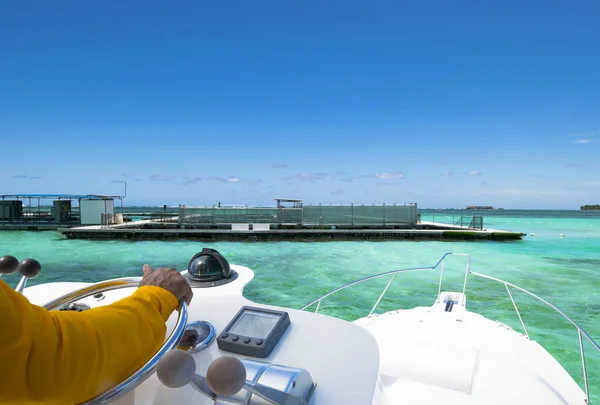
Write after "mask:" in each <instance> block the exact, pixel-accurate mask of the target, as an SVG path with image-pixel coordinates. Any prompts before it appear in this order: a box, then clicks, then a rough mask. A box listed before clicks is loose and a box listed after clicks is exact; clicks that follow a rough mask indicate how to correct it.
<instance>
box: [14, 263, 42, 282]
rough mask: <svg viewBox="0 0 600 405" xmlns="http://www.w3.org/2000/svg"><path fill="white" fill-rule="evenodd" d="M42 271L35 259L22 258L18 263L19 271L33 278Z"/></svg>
mask: <svg viewBox="0 0 600 405" xmlns="http://www.w3.org/2000/svg"><path fill="white" fill-rule="evenodd" d="M40 271H42V265H41V264H40V262H38V261H37V260H35V259H24V260H23V261H22V262H21V264H19V273H20V274H21V275H22V276H25V277H29V278H34V277H37V275H38V274H40Z"/></svg>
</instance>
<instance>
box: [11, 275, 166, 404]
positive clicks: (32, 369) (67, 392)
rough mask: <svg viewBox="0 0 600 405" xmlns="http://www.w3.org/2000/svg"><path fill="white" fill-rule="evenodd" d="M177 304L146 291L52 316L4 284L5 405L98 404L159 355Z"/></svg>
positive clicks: (146, 288)
mask: <svg viewBox="0 0 600 405" xmlns="http://www.w3.org/2000/svg"><path fill="white" fill-rule="evenodd" d="M176 307H177V299H176V298H175V296H174V295H173V294H171V293H170V292H169V291H167V290H165V289H162V288H160V287H155V286H143V287H140V288H138V289H137V290H136V291H135V292H134V293H133V294H132V295H131V296H129V297H127V298H124V299H122V300H120V301H117V302H115V303H113V304H111V305H108V306H104V307H99V308H93V309H90V310H87V311H83V312H74V311H47V310H45V309H44V308H42V307H39V306H37V305H33V304H31V303H30V302H29V301H28V300H27V298H25V297H24V296H23V295H21V294H19V293H17V292H15V291H14V290H13V289H11V288H10V287H9V286H8V285H7V284H6V283H5V282H3V281H2V280H0V404H1V405H4V404H12V405H15V404H44V405H55V404H56V405H68V404H74V403H78V402H83V401H85V400H88V399H91V398H92V397H94V396H95V395H97V394H99V393H101V392H103V391H104V390H106V389H107V388H109V387H110V386H112V385H113V384H115V383H119V382H121V381H123V380H124V379H125V378H127V377H128V376H129V374H131V373H132V372H133V371H135V370H136V369H137V368H139V367H140V366H141V365H143V364H144V363H145V362H146V361H148V360H149V359H150V357H151V356H152V355H153V354H154V353H156V351H158V349H159V348H160V346H161V345H162V344H163V342H164V339H165V334H166V325H165V322H166V321H167V319H168V318H169V316H170V314H171V313H172V312H173V311H174V310H175V308H176Z"/></svg>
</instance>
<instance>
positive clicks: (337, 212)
mask: <svg viewBox="0 0 600 405" xmlns="http://www.w3.org/2000/svg"><path fill="white" fill-rule="evenodd" d="M0 197H1V199H0V203H1V204H0V207H1V208H2V210H1V212H0V230H24V231H42V230H56V231H58V232H59V233H60V234H61V235H63V236H64V237H66V238H70V239H96V240H109V239H125V240H148V239H153V240H177V239H190V240H202V241H290V240H291V241H325V240H340V241H348V240H400V239H412V240H502V241H506V240H519V239H522V237H523V236H525V234H523V233H520V232H510V231H502V230H496V229H488V228H485V227H484V225H483V217H482V216H478V215H474V216H463V215H461V216H458V217H456V218H455V217H454V216H452V217H447V218H449V220H451V221H452V223H449V224H448V223H439V222H426V221H422V220H421V213H420V212H419V211H418V209H417V204H416V203H407V204H340V205H333V204H316V205H305V204H304V203H303V201H302V200H290V199H281V198H277V199H275V201H276V202H277V205H276V207H247V206H227V207H226V206H221V205H220V204H219V205H217V206H203V207H189V206H185V205H179V206H178V207H167V206H166V205H164V206H163V207H162V210H161V209H160V208H159V207H155V208H150V207H149V209H148V210H147V211H145V212H140V210H136V209H135V208H134V209H131V208H127V209H125V208H124V207H123V205H122V201H123V198H124V197H119V196H101V195H70V194H55V195H49V194H27V195H4V196H0ZM44 199H46V200H48V199H52V200H53V201H52V205H51V206H43V205H42V204H41V201H42V200H44ZM115 200H120V201H121V207H120V209H118V208H117V207H115V204H114V202H115ZM24 202H26V203H27V204H23V203H24ZM134 210H135V211H134ZM117 211H120V212H117Z"/></svg>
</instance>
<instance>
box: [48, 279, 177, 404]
mask: <svg viewBox="0 0 600 405" xmlns="http://www.w3.org/2000/svg"><path fill="white" fill-rule="evenodd" d="M141 280H142V278H141V277H129V278H116V279H113V280H108V281H102V282H99V283H95V284H92V285H89V286H87V287H84V288H81V289H79V290H75V291H73V292H70V293H68V294H65V295H63V296H61V297H58V298H56V299H55V300H52V301H50V302H48V303H47V304H46V305H44V308H46V309H47V310H53V309H59V308H62V307H64V306H67V305H69V304H72V303H74V302H75V301H78V300H80V299H82V298H86V297H89V296H90V295H93V294H97V293H99V292H106V291H111V290H117V289H120V288H127V287H137V286H138V285H139V283H140V281H141ZM177 311H178V312H179V316H178V318H177V323H176V324H175V327H174V328H173V331H172V332H171V335H169V337H168V338H167V340H166V341H165V343H164V344H163V345H162V347H161V348H160V349H159V350H158V351H157V352H156V353H155V354H154V356H152V358H150V360H148V361H147V362H146V364H144V365H143V366H141V367H140V368H139V369H137V370H136V371H135V372H134V373H133V374H131V375H130V376H129V377H127V378H126V379H125V380H124V381H122V382H121V383H119V384H116V385H114V386H112V387H111V388H109V389H107V390H105V391H104V392H101V393H100V394H98V395H96V396H95V397H94V398H91V399H89V400H87V401H85V402H82V403H81V404H78V405H84V404H85V405H97V404H105V403H107V402H110V401H112V400H115V399H117V398H120V397H121V396H123V395H125V394H126V393H128V392H129V391H131V390H132V389H134V388H135V387H137V386H138V385H140V384H141V383H143V382H144V381H145V380H146V379H147V378H148V377H150V375H152V373H153V372H154V370H155V369H156V366H157V364H158V361H159V360H160V359H161V358H162V356H164V355H165V354H166V353H168V352H169V351H170V350H172V349H173V348H175V346H177V344H178V343H179V341H180V340H181V338H182V337H183V334H184V332H185V328H186V326H187V320H188V309H187V304H186V303H185V302H184V301H180V305H179V307H178V308H177Z"/></svg>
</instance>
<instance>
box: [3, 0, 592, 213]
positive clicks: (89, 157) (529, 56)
mask: <svg viewBox="0 0 600 405" xmlns="http://www.w3.org/2000/svg"><path fill="white" fill-rule="evenodd" d="M492 3H493V4H492ZM599 38H600V3H598V2H597V1H595V0H590V1H585V0H581V1H575V2H568V1H558V0H552V1H543V2H542V1H536V2H527V1H519V2H517V1H503V2H482V1H459V2H448V1H421V2H400V1H361V2H358V1H348V0H346V1H322V0H319V1H313V0H303V1H251V2H250V1H228V2H224V1H193V2H178V1H173V2H156V1H144V2H131V1H118V2H117V1H104V2H81V1H67V0H63V1H59V2H48V1H41V0H40V1H4V2H2V3H1V4H0V55H1V58H0V141H1V145H2V152H3V153H2V163H1V166H2V170H0V193H1V194H5V193H43V192H56V193H60V192H62V193H97V194H102V193H104V194H122V192H123V182H125V181H127V182H128V197H127V200H126V203H127V204H130V205H140V204H153V205H162V204H169V205H176V204H179V203H183V204H188V205H195V204H213V203H216V202H218V201H221V202H223V203H226V204H239V203H242V204H250V205H257V204H271V201H272V199H273V198H275V197H288V198H303V199H304V200H305V201H307V202H312V203H319V202H323V203H338V202H345V203H348V202H355V203H373V202H375V203H378V202H386V203H394V202H397V203H403V202H417V203H418V204H419V206H421V207H439V208H442V207H459V208H460V207H464V206H466V205H476V204H486V205H494V206H499V207H505V208H578V207H579V206H580V205H582V204H592V203H600V159H599V157H600V153H599V152H600V46H598V39H599Z"/></svg>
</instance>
